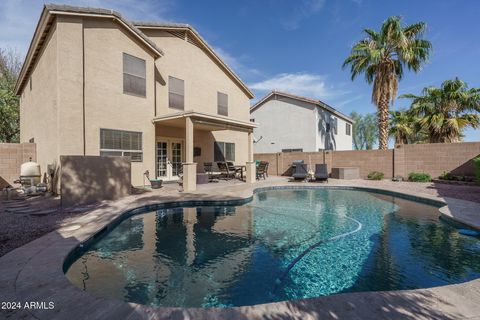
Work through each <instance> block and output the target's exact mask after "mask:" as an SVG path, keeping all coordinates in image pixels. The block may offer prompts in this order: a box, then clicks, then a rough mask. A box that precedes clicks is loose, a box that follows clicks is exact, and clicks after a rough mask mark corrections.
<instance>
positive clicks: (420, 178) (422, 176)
mask: <svg viewBox="0 0 480 320" xmlns="http://www.w3.org/2000/svg"><path fill="white" fill-rule="evenodd" d="M408 181H412V182H430V181H432V177H431V176H430V175H429V174H428V173H424V172H410V174H409V175H408Z"/></svg>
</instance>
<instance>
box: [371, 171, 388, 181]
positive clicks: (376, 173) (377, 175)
mask: <svg viewBox="0 0 480 320" xmlns="http://www.w3.org/2000/svg"><path fill="white" fill-rule="evenodd" d="M384 176H385V175H384V174H383V172H379V171H372V172H370V173H369V174H368V176H367V177H368V179H370V180H382V179H383V177H384Z"/></svg>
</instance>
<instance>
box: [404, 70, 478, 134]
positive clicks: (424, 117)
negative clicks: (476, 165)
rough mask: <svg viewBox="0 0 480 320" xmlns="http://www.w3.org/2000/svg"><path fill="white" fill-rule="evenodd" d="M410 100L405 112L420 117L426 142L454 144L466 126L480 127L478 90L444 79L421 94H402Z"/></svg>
mask: <svg viewBox="0 0 480 320" xmlns="http://www.w3.org/2000/svg"><path fill="white" fill-rule="evenodd" d="M400 98H409V99H412V105H411V107H410V110H409V113H410V114H412V115H414V116H417V117H419V118H420V120H419V124H420V126H421V127H422V128H423V129H424V130H425V131H426V132H427V134H428V140H429V142H430V143H444V142H458V141H460V140H461V139H462V137H463V130H464V129H465V128H466V127H473V128H477V127H478V126H479V124H480V117H479V115H478V112H479V111H480V88H471V89H469V88H468V85H467V84H466V83H465V82H463V81H462V80H460V79H458V78H455V79H453V80H446V81H444V82H443V83H442V85H441V87H440V88H436V87H427V88H424V89H423V91H422V95H420V96H416V95H414V94H404V95H402V96H400Z"/></svg>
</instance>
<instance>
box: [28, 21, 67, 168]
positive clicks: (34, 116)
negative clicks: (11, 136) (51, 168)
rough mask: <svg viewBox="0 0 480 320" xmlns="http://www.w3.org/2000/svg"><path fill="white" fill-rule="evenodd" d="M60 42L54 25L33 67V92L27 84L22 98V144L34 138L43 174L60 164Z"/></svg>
mask: <svg viewBox="0 0 480 320" xmlns="http://www.w3.org/2000/svg"><path fill="white" fill-rule="evenodd" d="M57 39H58V37H57V29H56V27H55V25H54V26H53V27H52V30H51V31H50V33H49V35H48V36H47V38H46V40H45V46H44V47H43V50H41V52H40V54H39V59H38V60H37V63H36V64H35V66H34V67H33V72H32V73H31V76H30V77H31V81H32V86H31V88H32V89H31V90H30V81H28V82H27V83H26V85H25V87H24V89H23V92H22V94H21V95H20V142H23V143H25V142H29V140H30V139H32V138H34V140H35V144H36V146H37V162H38V163H39V164H40V169H41V170H42V174H43V172H45V170H46V169H47V164H50V163H54V162H55V161H58V141H59V136H60V132H59V128H58V123H59V119H58V108H59V107H58V106H59V103H58V97H57V93H58V87H57V83H58V80H57V79H58V78H57V71H58V69H57V59H58V53H57Z"/></svg>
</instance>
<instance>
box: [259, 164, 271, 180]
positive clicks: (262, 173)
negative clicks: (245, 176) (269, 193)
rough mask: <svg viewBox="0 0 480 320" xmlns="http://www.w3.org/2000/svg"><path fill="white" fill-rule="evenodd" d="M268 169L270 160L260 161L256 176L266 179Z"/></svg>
mask: <svg viewBox="0 0 480 320" xmlns="http://www.w3.org/2000/svg"><path fill="white" fill-rule="evenodd" d="M267 169H268V162H266V161H260V163H259V164H258V167H257V173H256V177H257V180H259V179H260V178H263V179H264V180H265V179H266V178H267Z"/></svg>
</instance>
